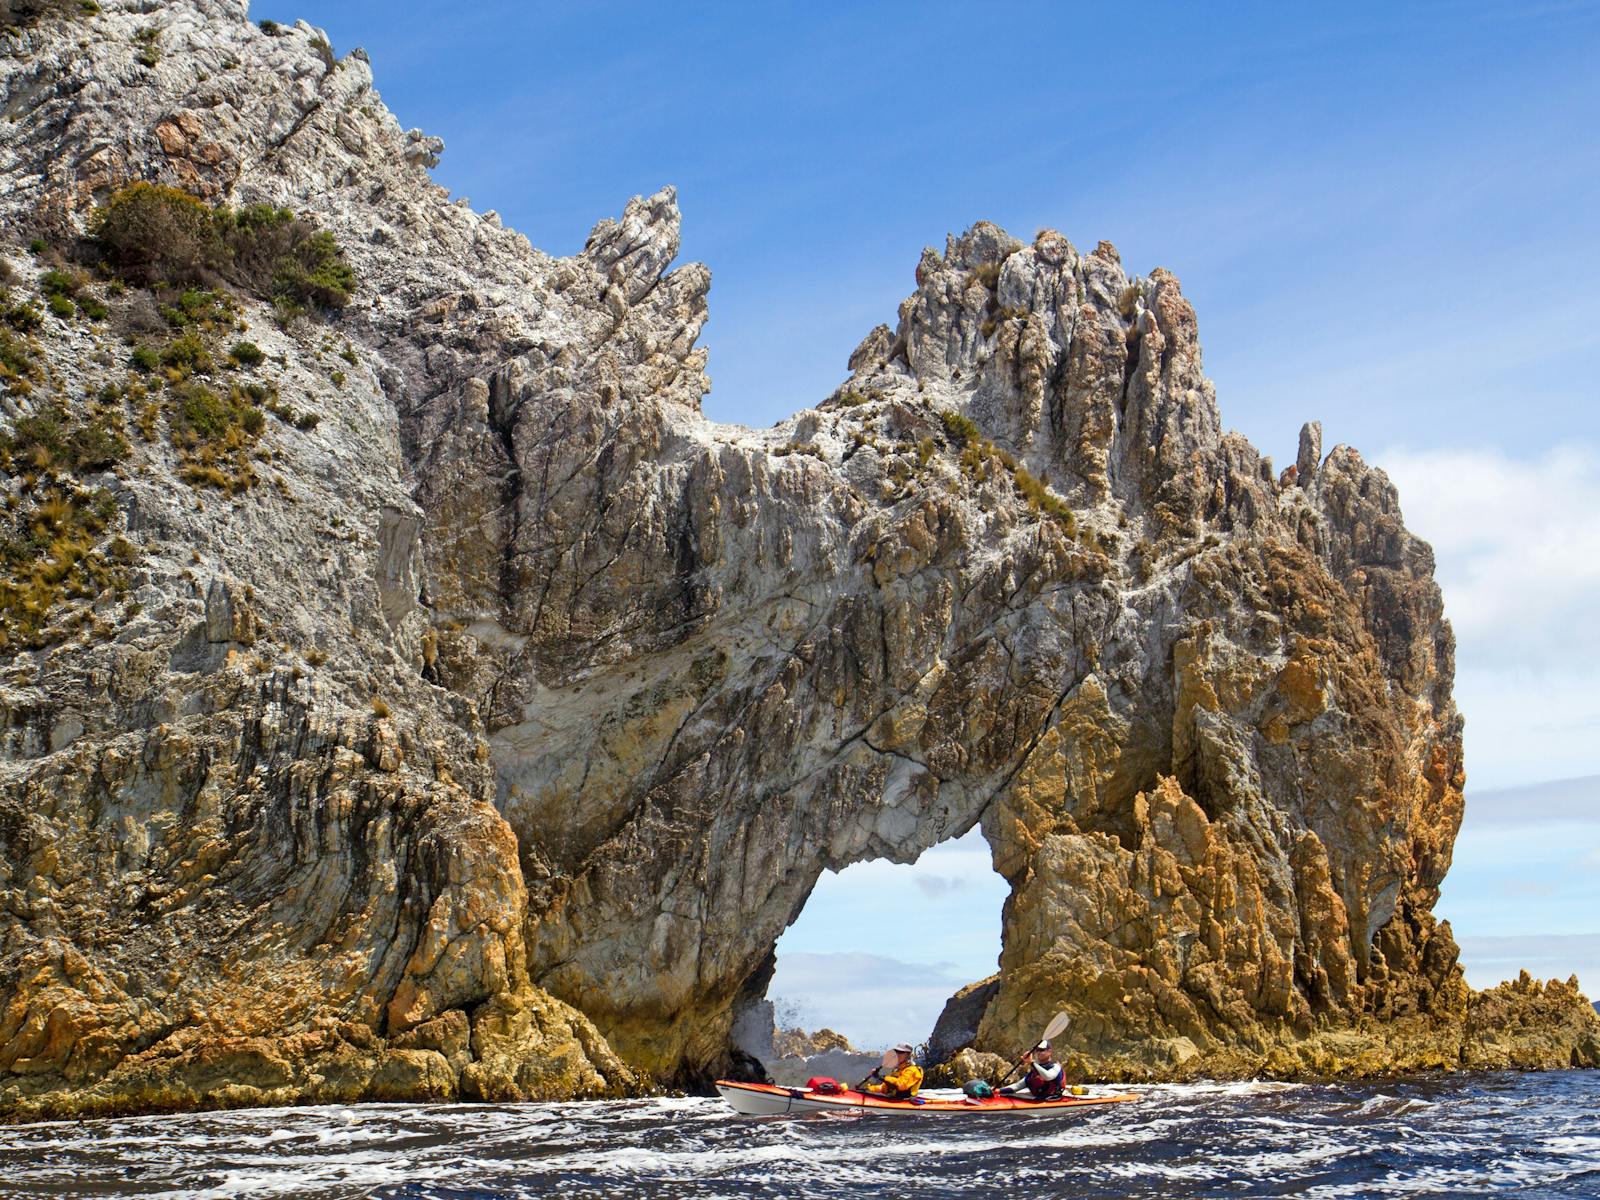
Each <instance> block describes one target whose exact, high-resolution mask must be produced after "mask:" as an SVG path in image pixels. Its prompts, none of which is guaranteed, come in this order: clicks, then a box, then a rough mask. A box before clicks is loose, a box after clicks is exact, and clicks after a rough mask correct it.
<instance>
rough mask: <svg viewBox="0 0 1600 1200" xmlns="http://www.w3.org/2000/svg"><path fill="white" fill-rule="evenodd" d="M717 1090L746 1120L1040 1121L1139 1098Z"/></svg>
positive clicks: (741, 1086)
mask: <svg viewBox="0 0 1600 1200" xmlns="http://www.w3.org/2000/svg"><path fill="white" fill-rule="evenodd" d="M717 1091H718V1093H719V1094H720V1095H721V1096H722V1098H723V1099H724V1100H726V1101H727V1102H728V1103H729V1104H730V1105H731V1106H732V1107H733V1110H734V1111H735V1112H738V1113H743V1114H744V1115H745V1116H747V1117H779V1116H784V1115H789V1114H803V1113H819V1112H854V1113H862V1114H867V1113H872V1114H880V1113H881V1114H887V1115H892V1116H956V1115H965V1116H969V1117H970V1116H974V1115H976V1114H979V1113H1007V1114H1010V1115H1011V1116H1017V1117H1043V1116H1048V1115H1049V1114H1051V1113H1059V1112H1062V1111H1063V1110H1065V1109H1069V1108H1090V1107H1093V1106H1095V1105H1101V1104H1125V1103H1127V1102H1128V1101H1130V1100H1138V1099H1139V1098H1140V1097H1139V1096H1137V1095H1134V1094H1131V1093H1127V1094H1121V1095H1112V1096H1063V1097H1061V1099H1059V1100H1019V1099H1015V1098H1012V1097H1009V1096H994V1097H991V1098H990V1099H988V1100H972V1099H969V1098H968V1097H965V1096H962V1095H959V1094H952V1095H949V1096H928V1097H920V1096H919V1097H918V1098H917V1099H916V1100H886V1099H884V1098H883V1097H882V1096H874V1095H872V1094H871V1093H869V1092H858V1091H855V1090H854V1089H846V1090H844V1091H840V1092H814V1091H808V1090H807V1089H805V1088H802V1087H782V1086H780V1085H778V1084H773V1083H735V1082H734V1081H733V1080H731V1079H719V1080H717Z"/></svg>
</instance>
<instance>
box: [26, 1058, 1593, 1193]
mask: <svg viewBox="0 0 1600 1200" xmlns="http://www.w3.org/2000/svg"><path fill="white" fill-rule="evenodd" d="M1137 1090H1139V1091H1141V1092H1143V1093H1144V1095H1145V1100H1144V1102H1142V1103H1139V1104H1132V1105H1120V1106H1114V1107H1110V1108H1105V1109H1088V1110H1078V1111H1075V1112H1071V1113H1067V1114H1062V1115H1057V1116H1049V1117H1037V1118H1033V1119H1029V1120H1012V1119H1007V1118H1005V1117H1002V1116H994V1117H985V1118H982V1119H977V1118H965V1117H943V1118H941V1117H932V1116H925V1117H921V1118H918V1117H915V1116H907V1117H901V1118H889V1117H863V1116H861V1115H859V1114H852V1115H849V1116H845V1117H827V1116H824V1117H818V1118H807V1119H793V1118H763V1119H747V1118H740V1117H736V1116H734V1115H733V1114H732V1113H731V1112H730V1111H729V1110H728V1109H727V1107H726V1106H725V1105H723V1104H722V1103H721V1102H720V1101H718V1100H712V1099H705V1098H698V1097H675V1098H662V1099H653V1100H638V1101H626V1102H620V1103H599V1104H581V1105H577V1104H533V1105H503V1106H502V1105H459V1106H451V1105H424V1106H417V1107H411V1106H405V1105H359V1106H342V1107H331V1108H325V1109H311V1108H290V1109H274V1110H266V1111H256V1112H235V1113H210V1114H193V1115H187V1116H172V1117H149V1118H131V1119H118V1120H111V1121H95V1122H84V1123H60V1124H49V1123H45V1124H34V1125H26V1126H13V1127H9V1128H0V1191H4V1192H5V1193H6V1194H7V1195H11V1194H15V1195H18V1196H29V1197H41V1196H54V1197H63V1198H75V1197H81V1196H88V1195H94V1196H104V1197H135V1196H137V1197H140V1198H148V1197H164V1198H166V1200H232V1198H234V1197H244V1196H252V1197H255V1196H259V1197H271V1198H274V1200H276V1198H279V1197H296V1198H297V1200H298V1198H300V1197H305V1198H307V1200H312V1198H316V1200H324V1198H326V1200H346V1198H348V1200H355V1198H357V1197H366V1196H372V1195H374V1194H376V1195H379V1196H395V1197H407V1198H410V1200H421V1198H422V1197H426V1196H429V1195H432V1194H435V1193H433V1192H432V1191H431V1190H430V1189H431V1188H433V1187H435V1186H437V1187H440V1188H444V1187H448V1188H452V1189H460V1188H475V1189H479V1192H478V1194H480V1195H483V1196H486V1197H487V1196H494V1197H520V1196H544V1195H553V1194H567V1195H590V1194H596V1193H600V1192H603V1193H605V1194H607V1195H608V1196H611V1197H615V1198H617V1200H631V1198H634V1197H647V1196H650V1197H654V1196H676V1195H691V1194H692V1195H695V1196H702V1195H703V1196H707V1197H728V1198H730V1200H731V1198H735V1197H737V1198H739V1200H744V1198H745V1197H750V1196H755V1195H766V1196H773V1195H777V1196H783V1195H816V1194H818V1193H819V1192H827V1193H828V1194H830V1195H843V1196H849V1195H852V1194H859V1193H866V1192H876V1193H878V1194H882V1193H884V1192H885V1191H887V1192H890V1193H894V1194H905V1195H911V1194H916V1195H919V1196H964V1195H968V1194H970V1192H971V1191H972V1190H973V1189H974V1188H981V1187H982V1186H984V1185H987V1184H990V1183H992V1182H993V1181H994V1180H995V1179H996V1178H997V1177H1000V1176H1009V1175H1010V1174H1011V1173H1012V1172H1013V1171H1014V1170H1015V1168H1016V1165H1017V1163H1018V1162H1019V1161H1021V1162H1026V1163H1027V1164H1028V1166H1029V1167H1030V1169H1034V1170H1040V1171H1044V1172H1046V1173H1047V1174H1048V1176H1049V1178H1050V1179H1051V1180H1052V1186H1053V1187H1055V1188H1056V1189H1057V1190H1060V1191H1062V1192H1063V1193H1066V1194H1079V1193H1085V1192H1087V1193H1091V1194H1100V1193H1104V1192H1105V1191H1107V1190H1108V1185H1110V1190H1114V1191H1119V1192H1126V1193H1128V1194H1131V1195H1141V1196H1154V1195H1162V1196H1166V1195H1174V1194H1181V1195H1184V1196H1186V1197H1221V1196H1225V1195H1232V1194H1236V1193H1237V1192H1238V1191H1239V1190H1241V1189H1247V1190H1251V1191H1255V1192H1260V1191H1261V1190H1263V1189H1267V1190H1270V1191H1271V1192H1273V1193H1274V1194H1296V1195H1306V1196H1312V1197H1318V1198H1319V1200H1341V1198H1345V1197H1350V1198H1355V1197H1362V1198H1366V1197H1376V1196H1395V1197H1398V1196H1413V1195H1423V1194H1428V1193H1429V1192H1432V1193H1435V1194H1447V1193H1450V1192H1460V1191H1473V1190H1487V1189H1502V1190H1508V1189H1521V1190H1523V1191H1534V1190H1537V1189H1541V1188H1544V1189H1548V1188H1551V1187H1555V1186H1557V1185H1558V1184H1559V1183H1560V1182H1561V1181H1563V1180H1568V1181H1570V1180H1573V1179H1575V1178H1577V1177H1578V1176H1580V1175H1584V1174H1589V1175H1590V1176H1591V1177H1593V1176H1594V1175H1595V1173H1596V1172H1600V1136H1597V1135H1596V1134H1595V1133H1594V1132H1593V1126H1592V1124H1590V1122H1589V1117H1588V1114H1589V1113H1590V1112H1592V1111H1593V1110H1594V1108H1595V1107H1596V1100H1597V1098H1600V1077H1597V1076H1594V1075H1589V1074H1583V1073H1565V1074H1559V1075H1546V1076H1540V1077H1537V1081H1536V1082H1532V1081H1529V1080H1527V1079H1524V1078H1520V1077H1514V1076H1507V1077H1470V1076H1466V1077H1460V1078H1458V1079H1455V1080H1445V1081H1433V1082H1423V1083H1416V1084H1410V1083H1402V1084H1392V1083H1391V1084H1385V1085H1384V1086H1382V1087H1381V1088H1374V1087H1365V1086H1359V1085H1309V1084H1289V1085H1285V1084H1275V1083H1263V1082H1250V1081H1246V1082H1238V1083H1219V1084H1205V1083H1201V1084H1179V1085H1162V1086H1156V1087H1148V1088H1139V1089H1137ZM1577 1186H1578V1187H1579V1188H1580V1189H1581V1187H1582V1184H1579V1185H1577ZM1569 1188H1570V1184H1569ZM1569 1194H1577V1193H1570V1192H1569Z"/></svg>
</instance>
